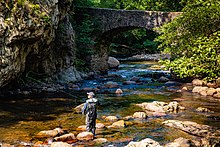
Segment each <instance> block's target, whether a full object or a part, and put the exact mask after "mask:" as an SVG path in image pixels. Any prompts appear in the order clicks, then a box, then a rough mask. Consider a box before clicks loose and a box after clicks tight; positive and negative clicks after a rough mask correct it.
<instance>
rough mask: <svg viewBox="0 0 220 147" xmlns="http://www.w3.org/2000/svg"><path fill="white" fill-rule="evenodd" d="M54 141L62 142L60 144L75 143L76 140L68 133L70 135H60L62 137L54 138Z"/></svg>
mask: <svg viewBox="0 0 220 147" xmlns="http://www.w3.org/2000/svg"><path fill="white" fill-rule="evenodd" d="M54 140H56V141H62V142H71V143H73V142H76V141H77V139H76V137H75V135H74V134H72V133H70V134H65V135H62V136H59V137H55V138H54Z"/></svg>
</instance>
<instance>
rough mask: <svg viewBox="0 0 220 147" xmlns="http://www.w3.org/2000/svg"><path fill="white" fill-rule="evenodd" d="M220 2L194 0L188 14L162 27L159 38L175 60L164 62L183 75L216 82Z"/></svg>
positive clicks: (186, 9) (219, 41)
mask: <svg viewBox="0 0 220 147" xmlns="http://www.w3.org/2000/svg"><path fill="white" fill-rule="evenodd" d="M219 8H220V2H219V1H215V0H192V1H190V2H188V5H187V6H186V7H185V8H184V9H183V10H184V13H183V14H182V15H181V16H179V17H178V18H176V19H175V20H174V21H172V22H171V23H168V24H166V25H164V26H163V27H162V28H160V29H159V30H160V31H161V32H162V33H163V34H162V35H160V36H159V37H158V38H157V39H156V40H157V41H160V42H161V45H160V47H161V48H163V49H164V52H168V53H171V56H172V58H171V61H168V62H167V61H166V62H163V63H165V65H166V66H167V67H168V68H171V69H172V70H173V71H174V72H175V73H176V74H177V76H179V77H180V78H195V77H197V78H201V79H204V80H207V81H213V80H215V79H216V78H218V77H219V76H220V72H219V71H220V62H219V61H220V60H219V59H220V55H219V54H220V45H219V43H220V31H219V24H220V17H219V16H220V9H219Z"/></svg>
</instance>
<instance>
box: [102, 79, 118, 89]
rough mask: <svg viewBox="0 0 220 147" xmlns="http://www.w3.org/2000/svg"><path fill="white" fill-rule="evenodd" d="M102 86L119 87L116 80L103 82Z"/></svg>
mask: <svg viewBox="0 0 220 147" xmlns="http://www.w3.org/2000/svg"><path fill="white" fill-rule="evenodd" d="M104 86H105V87H106V88H118V87H119V85H118V83H117V82H112V81H109V82H107V83H105V84H104Z"/></svg>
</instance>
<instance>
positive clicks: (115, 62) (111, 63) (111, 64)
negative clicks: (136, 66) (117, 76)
mask: <svg viewBox="0 0 220 147" xmlns="http://www.w3.org/2000/svg"><path fill="white" fill-rule="evenodd" d="M119 65H120V62H119V61H118V60H117V59H116V58H114V57H109V58H108V66H109V68H118V66H119Z"/></svg>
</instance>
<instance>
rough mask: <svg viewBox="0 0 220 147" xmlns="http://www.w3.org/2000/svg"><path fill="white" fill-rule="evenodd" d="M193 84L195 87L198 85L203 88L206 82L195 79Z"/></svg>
mask: <svg viewBox="0 0 220 147" xmlns="http://www.w3.org/2000/svg"><path fill="white" fill-rule="evenodd" d="M192 84H193V85H196V86H203V85H204V84H205V83H204V81H202V80H199V79H194V80H193V81H192Z"/></svg>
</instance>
